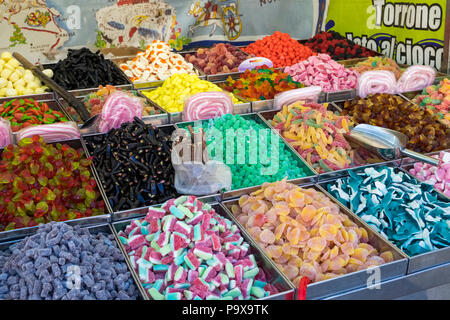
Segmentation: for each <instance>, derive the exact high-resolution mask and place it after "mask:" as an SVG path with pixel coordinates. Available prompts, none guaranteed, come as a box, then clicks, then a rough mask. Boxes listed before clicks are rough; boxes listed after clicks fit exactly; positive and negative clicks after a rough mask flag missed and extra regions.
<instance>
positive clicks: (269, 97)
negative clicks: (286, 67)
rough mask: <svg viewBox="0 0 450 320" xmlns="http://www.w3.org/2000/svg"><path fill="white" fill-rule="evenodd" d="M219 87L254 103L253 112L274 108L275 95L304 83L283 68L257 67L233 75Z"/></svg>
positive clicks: (299, 86) (300, 86) (301, 85)
mask: <svg viewBox="0 0 450 320" xmlns="http://www.w3.org/2000/svg"><path fill="white" fill-rule="evenodd" d="M218 85H219V87H221V88H223V89H224V90H226V91H228V92H231V93H233V94H234V95H236V96H239V97H242V98H244V99H246V100H248V101H250V102H251V104H252V110H253V112H259V111H264V110H272V109H273V107H274V98H275V95H277V94H279V93H281V92H285V91H289V90H293V89H298V88H303V87H304V85H303V84H302V83H300V82H296V81H294V80H293V79H292V77H291V76H290V75H289V74H287V73H284V72H283V71H282V70H281V69H274V68H262V67H261V68H257V69H253V70H246V71H245V72H244V73H242V74H240V75H239V78H238V79H233V78H232V77H231V76H229V77H228V78H227V80H226V81H225V82H220V83H218Z"/></svg>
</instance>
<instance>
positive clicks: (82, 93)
mask: <svg viewBox="0 0 450 320" xmlns="http://www.w3.org/2000/svg"><path fill="white" fill-rule="evenodd" d="M105 60H108V59H106V58H105ZM55 65H56V63H49V64H44V65H43V67H44V69H52V70H53V67H55ZM116 69H117V70H118V71H119V72H120V73H121V74H122V75H123V76H124V77H125V79H127V82H128V83H126V84H121V85H116V84H115V83H108V84H110V85H113V86H115V87H116V88H121V89H122V90H127V89H128V90H130V89H133V85H132V83H131V81H130V80H129V79H128V77H127V76H126V75H125V73H123V71H122V69H120V68H119V67H117V68H116ZM97 90H98V87H97V88H80V89H74V90H67V91H68V92H69V93H71V94H73V95H74V96H75V97H82V96H85V95H87V94H89V93H90V92H92V91H97ZM59 98H60V97H59V96H58V94H57V93H55V99H59Z"/></svg>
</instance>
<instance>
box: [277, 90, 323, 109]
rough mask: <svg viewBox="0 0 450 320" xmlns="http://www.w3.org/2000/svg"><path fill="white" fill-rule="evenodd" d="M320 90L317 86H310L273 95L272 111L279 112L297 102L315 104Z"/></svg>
mask: <svg viewBox="0 0 450 320" xmlns="http://www.w3.org/2000/svg"><path fill="white" fill-rule="evenodd" d="M321 92H322V88H321V87H319V86H311V87H306V88H299V89H293V90H288V91H284V92H281V93H279V94H277V95H275V98H274V110H279V109H281V108H282V107H283V106H285V105H290V104H292V103H294V102H297V101H303V102H317V101H318V99H319V95H320V93H321Z"/></svg>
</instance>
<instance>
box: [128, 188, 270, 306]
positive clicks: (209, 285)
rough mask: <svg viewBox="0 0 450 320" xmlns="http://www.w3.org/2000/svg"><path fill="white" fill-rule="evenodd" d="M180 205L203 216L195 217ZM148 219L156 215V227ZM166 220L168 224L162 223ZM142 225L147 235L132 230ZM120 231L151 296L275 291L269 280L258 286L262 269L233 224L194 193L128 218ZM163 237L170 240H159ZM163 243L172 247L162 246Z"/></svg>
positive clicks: (216, 295)
mask: <svg viewBox="0 0 450 320" xmlns="http://www.w3.org/2000/svg"><path fill="white" fill-rule="evenodd" d="M175 203H177V205H176V204H175ZM184 211H186V212H187V211H189V212H191V213H192V214H193V216H194V218H195V217H197V216H200V217H201V218H200V219H197V220H195V221H194V220H192V218H187V216H186V215H185V214H183V212H184ZM169 218H170V222H167V221H169ZM148 221H156V222H157V223H155V225H156V226H157V227H155V228H151V224H149V223H148ZM165 223H170V226H169V227H168V228H164V227H161V225H164V224H165ZM190 228H192V229H193V230H194V233H192V232H189V230H192V229H190ZM177 229H178V230H180V229H184V230H186V233H180V232H178V231H177ZM143 230H144V232H145V233H146V234H147V235H146V236H145V237H143V236H142V235H136V236H135V235H134V234H137V233H138V232H139V233H140V232H142V231H143ZM195 230H197V231H195ZM163 234H165V236H162V235H163ZM119 236H120V237H121V239H122V243H123V244H124V246H125V250H126V252H127V254H128V256H129V258H130V259H131V260H132V261H136V262H135V264H134V269H135V270H136V272H137V273H138V275H139V279H140V281H141V283H142V284H143V286H144V288H146V292H147V294H148V295H149V297H150V298H151V299H153V300H209V299H225V300H228V299H230V298H231V299H235V300H236V299H257V298H262V297H264V296H266V295H269V294H273V293H276V292H277V291H276V289H275V288H274V287H273V286H271V285H270V284H265V285H263V286H262V284H264V283H263V282H262V281H265V279H266V274H265V272H264V270H263V269H262V268H260V267H259V266H258V265H257V264H256V261H255V258H254V256H253V255H252V254H251V253H250V252H249V251H250V250H249V244H248V243H246V242H245V241H244V239H243V238H242V236H241V234H240V232H239V229H238V228H237V227H236V225H234V224H233V223H232V222H231V221H230V220H228V219H226V218H224V217H221V216H220V215H219V214H217V213H216V212H215V211H214V209H212V208H211V206H210V205H208V204H203V203H202V202H200V201H199V200H198V199H196V198H195V197H194V196H188V197H187V196H183V197H180V198H177V199H171V200H169V201H167V202H166V203H164V204H163V205H162V206H161V208H160V209H159V208H158V209H156V208H150V209H149V212H148V213H147V215H146V217H145V218H143V219H138V220H134V221H132V222H131V223H130V224H129V225H128V226H127V227H126V228H125V230H124V231H120V232H119ZM161 237H163V238H169V239H170V240H169V243H168V244H165V245H164V246H161V245H162V244H163V243H161V241H160V239H161ZM137 239H139V241H138V242H137ZM166 246H170V247H171V249H172V250H164V248H165V247H166ZM256 281H259V282H258V283H256Z"/></svg>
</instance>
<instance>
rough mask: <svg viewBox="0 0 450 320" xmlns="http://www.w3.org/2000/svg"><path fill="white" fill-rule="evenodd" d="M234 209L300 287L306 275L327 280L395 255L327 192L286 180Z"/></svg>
mask: <svg viewBox="0 0 450 320" xmlns="http://www.w3.org/2000/svg"><path fill="white" fill-rule="evenodd" d="M231 209H232V212H233V214H234V215H235V216H236V217H237V219H238V220H239V221H240V222H241V223H242V224H243V225H244V226H245V227H246V228H247V230H248V231H249V233H250V234H251V235H252V236H253V237H254V238H255V239H256V241H257V242H258V243H259V245H260V246H261V247H262V248H263V249H264V250H265V252H266V253H267V254H268V255H269V256H270V257H271V258H272V259H273V260H274V261H275V263H277V265H278V267H279V268H280V269H281V270H282V271H283V272H284V273H285V275H286V276H287V277H288V278H289V279H290V280H291V281H292V282H293V283H294V284H295V285H296V286H297V285H298V284H299V281H300V279H301V278H302V277H303V276H306V277H308V278H310V280H311V281H312V282H315V281H321V280H325V279H331V278H334V277H337V276H339V275H342V274H346V273H350V272H354V271H358V270H364V269H366V268H369V267H373V266H378V265H381V264H384V263H387V262H390V261H392V260H393V259H394V256H393V253H392V252H390V251H385V252H382V253H381V254H379V252H378V250H377V249H376V248H374V247H373V246H372V245H371V244H369V243H368V242H369V236H368V233H367V230H366V229H364V228H361V227H358V225H356V223H354V222H353V221H352V220H350V219H349V217H347V216H346V215H345V214H343V213H341V212H340V210H339V207H338V206H337V205H336V204H335V203H334V202H333V201H332V200H331V199H330V198H328V197H327V196H326V195H324V194H323V193H321V192H318V191H316V190H314V189H312V188H309V189H303V188H300V187H298V186H295V185H293V184H290V183H287V182H286V179H284V180H282V181H278V182H274V183H264V184H263V185H262V188H261V189H259V190H257V191H255V192H253V193H251V194H250V195H245V196H242V197H241V198H240V199H239V202H238V205H234V206H233V207H232V208H231Z"/></svg>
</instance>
